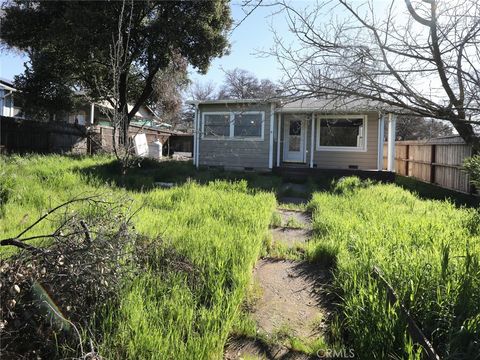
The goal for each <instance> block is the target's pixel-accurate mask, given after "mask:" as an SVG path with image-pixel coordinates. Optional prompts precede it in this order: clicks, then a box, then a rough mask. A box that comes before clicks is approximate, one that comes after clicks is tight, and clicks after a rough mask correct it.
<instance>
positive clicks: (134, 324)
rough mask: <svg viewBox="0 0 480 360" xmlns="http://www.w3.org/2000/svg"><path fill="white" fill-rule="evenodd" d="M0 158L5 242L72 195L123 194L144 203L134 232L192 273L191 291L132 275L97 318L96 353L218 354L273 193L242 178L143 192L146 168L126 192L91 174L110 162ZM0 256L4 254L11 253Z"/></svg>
mask: <svg viewBox="0 0 480 360" xmlns="http://www.w3.org/2000/svg"><path fill="white" fill-rule="evenodd" d="M0 161H1V162H2V163H1V164H0V169H1V172H2V174H1V177H0V179H1V183H0V194H1V198H2V205H1V213H0V233H1V234H2V237H8V236H14V235H15V234H17V233H18V232H19V231H20V230H21V229H23V228H24V227H25V226H26V225H28V224H30V223H31V222H33V221H34V220H35V219H36V218H37V217H38V216H39V215H40V214H42V212H43V211H45V210H46V209H48V208H50V207H52V206H53V205H56V204H58V203H61V202H63V201H65V200H67V199H69V198H71V197H74V196H77V195H78V194H92V193H101V194H103V196H104V197H105V198H109V199H115V198H117V199H118V198H120V197H123V196H125V195H128V196H129V197H131V198H132V199H133V202H134V207H138V206H142V209H141V210H140V212H139V213H138V214H137V215H136V216H135V218H134V223H135V226H136V228H137V230H138V231H139V232H140V233H141V234H143V235H146V236H148V237H150V238H157V237H161V238H162V239H163V241H164V243H165V244H166V246H167V247H172V248H174V249H175V250H176V251H177V252H178V253H179V254H181V255H182V256H185V257H186V258H187V259H188V260H189V261H190V262H191V263H192V264H193V266H195V268H196V269H198V274H197V275H196V278H195V283H194V285H195V286H192V284H191V283H189V281H188V279H187V278H186V275H185V274H183V273H182V272H176V271H172V272H170V273H169V274H168V276H163V277H162V278H159V277H157V276H155V274H154V272H153V271H149V270H148V269H147V270H146V271H145V272H144V273H143V274H142V275H141V276H139V277H137V278H136V279H135V280H134V282H133V283H132V284H130V285H129V286H128V287H127V288H126V289H125V291H124V292H123V293H122V294H119V296H120V305H119V307H118V308H115V309H111V310H110V311H109V312H107V314H106V316H105V317H104V320H103V323H102V324H101V328H102V329H103V333H104V340H103V343H102V344H101V347H100V349H101V354H102V355H103V356H105V357H106V358H109V359H167V358H171V356H172V354H175V358H178V359H213V358H220V357H221V355H222V351H223V346H224V343H225V341H226V339H227V336H228V333H229V331H230V329H231V326H232V324H233V322H234V321H235V319H236V317H237V316H238V315H239V308H240V305H241V302H242V300H243V298H244V297H245V292H246V289H247V285H248V283H249V279H250V276H251V271H252V267H253V265H254V263H255V261H256V259H257V258H258V256H259V254H260V251H261V250H262V248H263V242H264V240H265V237H266V235H267V229H268V225H269V222H270V219H271V215H272V212H273V210H274V208H275V204H276V203H275V197H274V195H273V194H271V193H263V192H259V191H257V190H252V189H249V188H248V183H247V182H246V181H241V182H236V183H234V184H232V183H228V182H225V181H214V182H211V183H210V184H208V185H198V184H196V183H194V182H187V183H185V184H184V185H182V186H179V187H176V188H173V189H169V190H160V189H150V190H144V191H141V190H142V186H145V185H150V186H149V187H147V188H151V184H148V182H147V180H146V178H148V177H154V176H157V175H156V174H155V171H154V170H152V169H150V170H151V171H149V172H148V175H147V176H144V178H142V177H141V176H138V177H137V178H136V180H137V181H139V183H138V184H137V185H138V186H136V187H135V186H133V185H132V184H133V181H134V180H135V177H136V175H135V174H132V175H130V177H129V178H126V179H121V180H123V181H126V182H128V185H129V188H130V189H131V190H125V189H124V188H122V187H120V186H117V185H118V184H119V180H120V179H118V178H115V177H113V178H112V179H106V178H105V174H106V173H103V174H101V176H97V174H96V172H95V168H102V169H104V168H108V167H112V166H113V165H112V163H111V159H110V158H108V157H95V158H78V159H71V158H68V157H62V156H48V157H43V156H31V157H25V158H21V157H12V158H4V159H2V160H0ZM185 166H186V167H187V166H188V165H185ZM190 167H191V165H190ZM137 175H138V174H137ZM158 176H160V175H158ZM139 179H140V180H139ZM78 206H79V205H78ZM54 226H55V224H53V223H50V222H44V223H43V224H42V225H41V226H40V227H38V228H35V229H34V232H35V233H36V234H38V233H47V232H48V231H51V229H52V228H53V227H54ZM2 251H3V256H8V255H10V254H11V251H10V252H9V251H8V250H7V252H5V249H2Z"/></svg>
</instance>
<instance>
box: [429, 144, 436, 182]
mask: <svg viewBox="0 0 480 360" xmlns="http://www.w3.org/2000/svg"><path fill="white" fill-rule="evenodd" d="M436 152H437V146H436V145H435V144H434V145H432V146H431V149H430V183H432V184H435V161H436Z"/></svg>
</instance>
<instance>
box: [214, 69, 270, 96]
mask: <svg viewBox="0 0 480 360" xmlns="http://www.w3.org/2000/svg"><path fill="white" fill-rule="evenodd" d="M276 90H277V85H275V84H274V83H273V82H272V81H270V80H268V79H261V80H259V79H258V78H257V77H256V76H255V75H254V74H252V73H250V72H248V71H247V70H243V69H238V68H237V69H233V70H229V71H225V80H224V83H223V85H222V87H221V88H220V92H219V93H218V98H219V99H256V98H259V99H268V98H270V97H273V96H275V95H276Z"/></svg>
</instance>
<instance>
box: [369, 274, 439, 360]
mask: <svg viewBox="0 0 480 360" xmlns="http://www.w3.org/2000/svg"><path fill="white" fill-rule="evenodd" d="M372 275H373V277H374V278H375V279H377V280H378V281H380V283H381V284H382V285H383V286H385V288H386V290H387V299H388V301H389V302H390V304H391V305H392V306H394V305H395V304H398V305H399V308H400V312H401V313H402V315H403V316H404V317H405V318H406V319H407V326H408V332H409V334H410V336H411V337H412V340H413V341H414V342H415V343H417V344H419V345H421V346H422V348H423V350H424V352H425V354H426V355H427V358H428V359H430V360H440V356H438V354H437V353H436V352H435V349H434V348H433V346H432V344H431V343H430V341H429V340H428V339H427V337H426V336H425V335H424V334H423V332H422V330H421V329H420V327H419V326H418V325H417V323H416V322H415V321H414V320H413V319H412V317H411V316H410V313H409V312H408V310H407V309H406V308H405V306H404V305H403V304H402V302H401V301H400V300H399V299H398V296H397V294H396V293H395V290H394V289H393V287H392V286H391V285H390V284H389V283H388V281H387V280H386V279H385V278H384V277H383V275H382V272H381V270H380V269H379V268H378V267H377V266H374V267H373V269H372Z"/></svg>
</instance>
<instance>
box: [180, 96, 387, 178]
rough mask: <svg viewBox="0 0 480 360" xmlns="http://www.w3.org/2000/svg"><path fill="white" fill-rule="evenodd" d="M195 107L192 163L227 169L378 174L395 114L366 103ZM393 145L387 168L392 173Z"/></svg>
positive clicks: (238, 103) (247, 101)
mask: <svg viewBox="0 0 480 360" xmlns="http://www.w3.org/2000/svg"><path fill="white" fill-rule="evenodd" d="M189 103H190V104H192V105H194V106H195V119H194V159H193V160H194V164H195V165H196V166H197V167H200V166H202V167H203V166H206V167H221V168H224V169H230V170H258V171H271V170H272V169H278V168H282V167H289V168H291V167H298V168H318V169H346V170H348V169H350V170H375V171H382V165H383V144H384V124H385V122H386V121H387V122H388V126H389V127H388V129H389V131H388V135H389V136H388V137H389V139H395V122H396V116H395V115H394V114H392V113H390V112H389V111H388V109H386V108H382V106H379V104H378V103H377V104H374V103H371V102H368V101H361V100H353V101H338V100H332V99H303V100H297V101H289V102H286V101H282V100H268V101H265V100H258V99H241V100H206V101H190V102H189ZM394 146H395V141H389V147H388V165H389V166H388V170H390V171H394V154H395V148H394Z"/></svg>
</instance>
